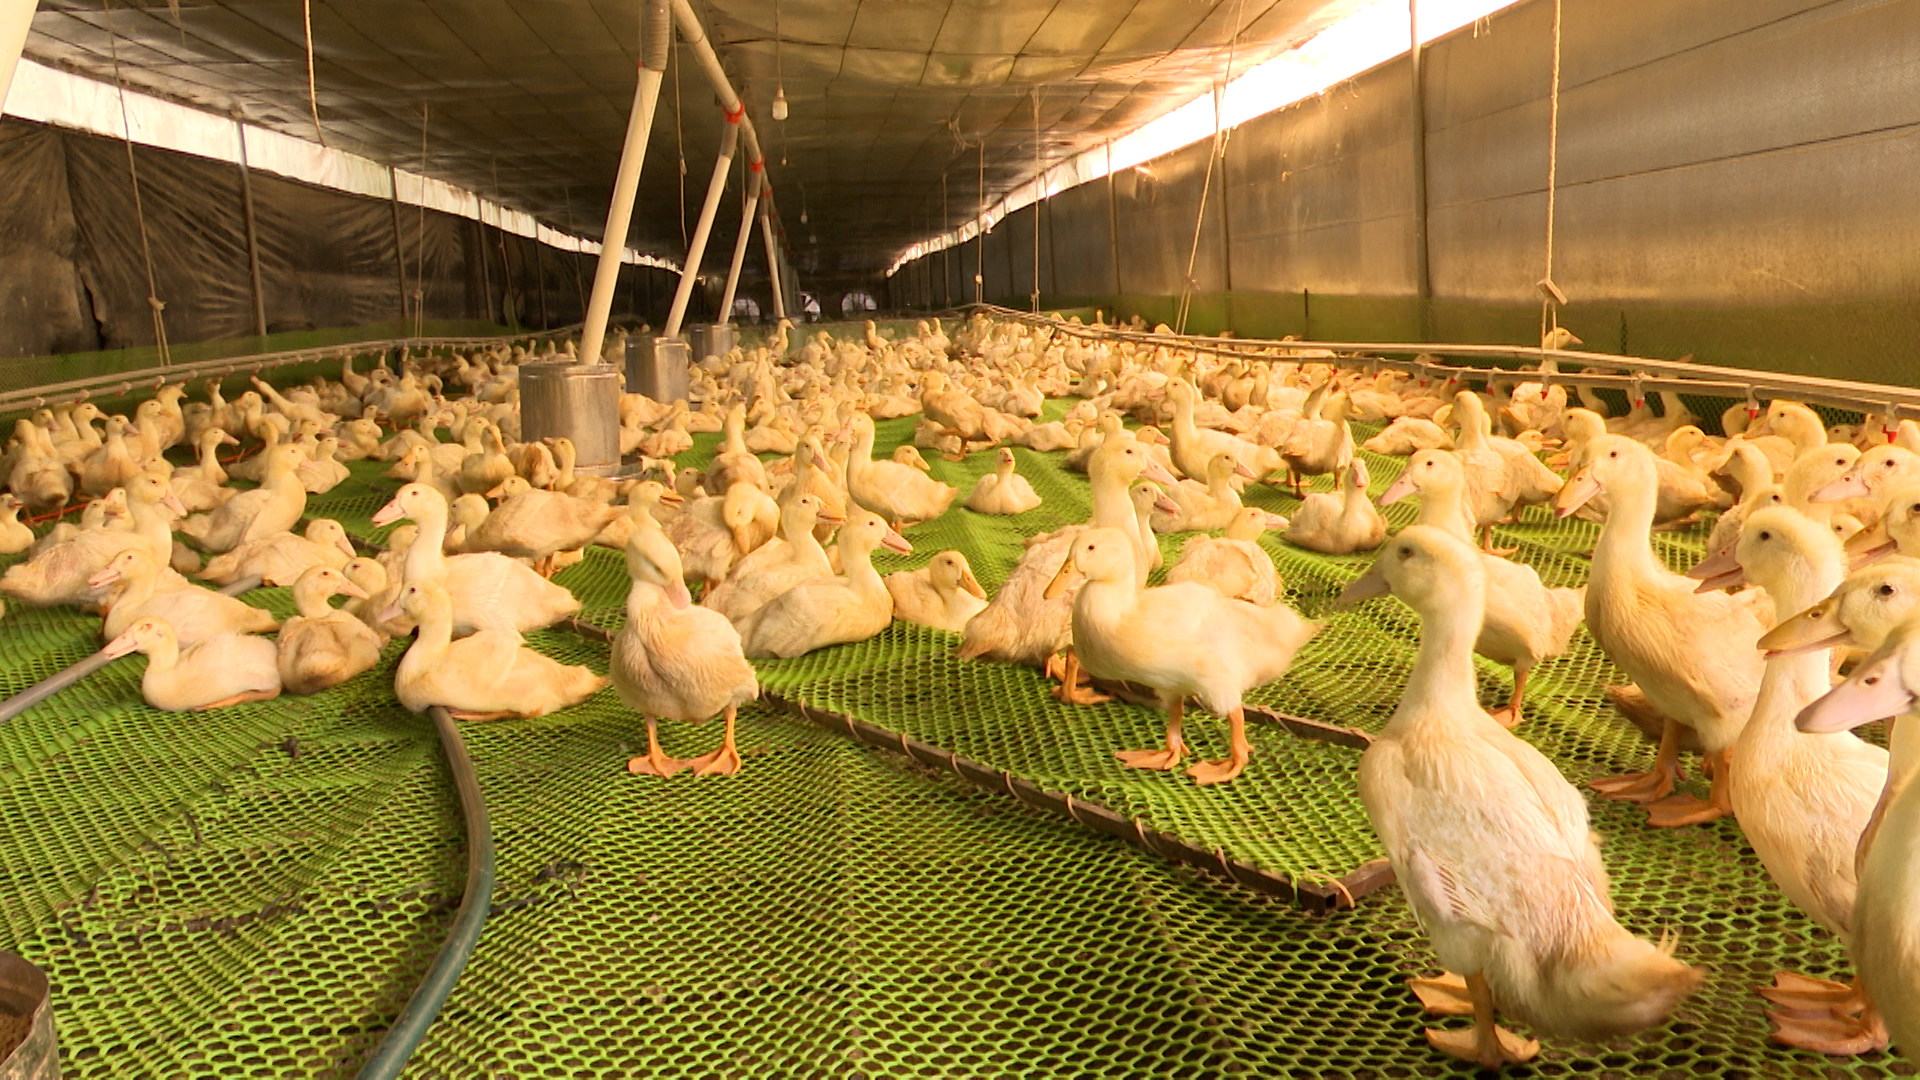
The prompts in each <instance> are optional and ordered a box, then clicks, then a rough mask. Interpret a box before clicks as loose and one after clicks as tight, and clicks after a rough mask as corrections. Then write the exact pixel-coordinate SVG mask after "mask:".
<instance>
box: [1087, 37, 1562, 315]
mask: <svg viewBox="0 0 1920 1080" xmlns="http://www.w3.org/2000/svg"><path fill="white" fill-rule="evenodd" d="M1556 2H1557V0H1556ZM1245 6H1246V0H1234V5H1233V37H1232V38H1231V39H1229V40H1228V42H1227V73H1226V77H1225V78H1224V79H1222V80H1221V81H1220V82H1218V83H1215V84H1214V87H1213V143H1212V145H1211V147H1210V148H1209V150H1208V153H1207V173H1206V175H1205V176H1204V177H1202V178H1201V180H1200V209H1198V210H1197V211H1195V212H1194V215H1193V243H1191V244H1189V245H1188V246H1187V273H1186V277H1185V280H1184V281H1183V282H1182V284H1181V286H1180V307H1179V310H1178V312H1177V313H1176V314H1175V316H1174V326H1173V330H1174V333H1176V334H1184V333H1186V332H1187V313H1188V312H1189V311H1191V310H1193V294H1194V290H1196V289H1197V288H1199V284H1200V283H1199V282H1197V281H1195V280H1194V278H1193V267H1194V264H1195V263H1196V262H1198V261H1199V258H1200V227H1201V225H1202V224H1204V223H1205V222H1206V220H1207V195H1208V193H1209V192H1211V191H1212V190H1213V167H1214V164H1215V163H1216V162H1218V161H1219V160H1220V148H1221V146H1223V145H1225V142H1226V140H1225V139H1224V138H1222V137H1221V135H1222V133H1221V130H1220V104H1221V102H1222V100H1224V98H1225V97H1226V85H1227V84H1228V83H1230V82H1232V81H1233V55H1234V51H1235V50H1236V49H1237V48H1238V47H1239V45H1240V15H1241V9H1242V8H1243V7H1245ZM1108 153H1112V150H1111V149H1109V150H1108Z"/></svg>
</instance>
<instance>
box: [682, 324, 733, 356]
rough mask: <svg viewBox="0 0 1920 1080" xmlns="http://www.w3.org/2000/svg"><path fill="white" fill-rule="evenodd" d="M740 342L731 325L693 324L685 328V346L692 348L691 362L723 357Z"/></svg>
mask: <svg viewBox="0 0 1920 1080" xmlns="http://www.w3.org/2000/svg"><path fill="white" fill-rule="evenodd" d="M739 340H740V335H739V334H738V333H737V332H736V331H735V330H734V328H733V324H732V323H695V324H694V325H692V326H689V327H687V344H689V345H691V346H693V362H694V363H696V364H697V363H700V362H701V361H702V360H705V359H706V358H707V357H709V356H725V355H727V352H728V351H729V350H731V349H732V348H733V347H734V345H735V344H736V343H738V342H739Z"/></svg>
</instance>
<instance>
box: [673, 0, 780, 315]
mask: <svg viewBox="0 0 1920 1080" xmlns="http://www.w3.org/2000/svg"><path fill="white" fill-rule="evenodd" d="M673 19H674V23H675V24H676V25H678V26H679V27H680V37H681V40H683V41H685V42H686V43H687V48H688V51H689V52H691V53H692V54H693V59H694V61H695V62H696V63H698V64H699V65H700V67H701V69H702V70H704V71H705V72H706V73H707V81H708V82H710V83H712V84H713V92H714V94H715V95H716V96H718V97H719V98H720V107H721V108H723V109H725V110H727V113H728V114H729V115H733V114H740V115H741V117H742V121H741V124H740V127H741V132H740V137H741V138H743V139H745V140H746V141H747V160H748V161H749V162H754V161H764V160H765V155H764V154H762V153H761V152H760V135H759V132H757V131H755V130H754V126H753V118H752V117H749V116H746V115H745V111H746V110H745V108H744V107H743V106H742V105H741V104H740V95H739V94H737V93H735V92H734V89H733V83H732V82H730V81H729V80H728V79H727V72H726V69H725V68H724V67H722V66H721V64H720V56H719V54H718V53H715V52H714V51H713V42H712V41H710V40H708V38H707V31H706V28H705V27H703V26H701V25H700V16H699V15H697V14H695V12H694V10H693V4H692V2H691V0H673ZM772 213H773V185H772V184H771V183H768V184H766V185H765V187H764V188H763V189H762V191H761V193H760V225H761V228H762V230H763V232H764V233H765V238H766V242H767V264H768V266H769V267H771V268H772V269H771V270H770V271H769V273H770V275H771V276H772V278H773V282H774V287H773V311H774V318H776V319H784V318H786V317H787V301H786V298H785V293H783V292H782V291H781V285H780V270H779V260H778V259H777V258H776V257H775V256H776V253H777V251H778V250H779V243H780V241H779V239H778V238H777V237H776V236H775V235H774V232H773V221H772Z"/></svg>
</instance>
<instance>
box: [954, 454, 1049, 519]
mask: <svg viewBox="0 0 1920 1080" xmlns="http://www.w3.org/2000/svg"><path fill="white" fill-rule="evenodd" d="M1013 467H1014V457H1013V448H1012V447H1007V446H1003V447H1001V448H1000V452H999V461H998V462H997V463H996V464H995V466H994V471H992V472H990V473H988V474H987V475H985V476H983V477H981V478H980V479H979V481H978V482H977V483H975V484H974V485H973V491H972V492H971V493H969V494H968V495H967V509H969V510H972V511H973V512H974V513H977V514H1024V513H1026V512H1027V511H1029V510H1032V509H1033V508H1034V507H1036V506H1039V505H1040V496H1039V495H1038V494H1036V493H1035V492H1034V490H1033V484H1032V483H1031V482H1030V481H1028V480H1027V478H1026V477H1024V476H1021V475H1020V474H1019V473H1017V472H1014V471H1013Z"/></svg>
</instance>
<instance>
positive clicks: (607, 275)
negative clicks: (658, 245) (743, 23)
mask: <svg viewBox="0 0 1920 1080" xmlns="http://www.w3.org/2000/svg"><path fill="white" fill-rule="evenodd" d="M0 2H4V0H0ZM640 18H641V44H640V78H639V82H638V84H637V85H636V86H635V87H634V90H633V111H632V112H631V113H629V114H627V138H626V142H625V144H624V145H622V146H621V148H620V171H619V172H618V173H617V174H615V176H614V181H613V201H612V202H611V203H609V204H608V205H607V227H606V229H604V230H603V231H602V232H601V234H600V244H601V247H600V261H599V263H598V264H597V265H596V266H595V267H594V270H593V292H592V293H591V294H590V295H589V296H588V299H587V317H586V322H585V324H584V325H582V326H581V328H580V359H581V360H582V362H584V363H589V364H597V363H599V362H600V353H601V350H602V349H603V348H604V347H605V345H606V339H607V319H608V317H609V316H611V315H612V314H613V290H614V287H615V286H617V285H618V284H619V283H620V264H621V257H622V256H623V255H625V254H626V250H627V227H628V226H629V225H630V224H632V221H633V199H634V196H635V195H636V194H637V193H638V192H639V190H640V164H641V162H642V161H644V160H645V159H646V156H647V136H648V134H649V133H651V132H652V131H653V113H654V106H655V105H657V104H659V102H660V81H661V79H662V78H664V77H665V75H666V72H667V51H668V47H669V46H670V45H671V44H672V42H673V24H672V22H671V21H670V16H669V15H668V12H667V0H648V2H647V3H646V5H645V6H644V7H642V8H641V11H640Z"/></svg>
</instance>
